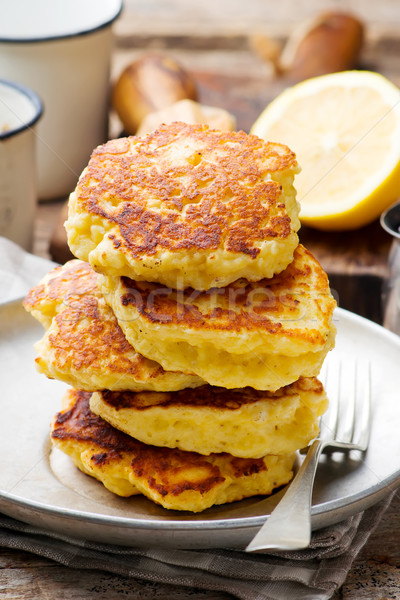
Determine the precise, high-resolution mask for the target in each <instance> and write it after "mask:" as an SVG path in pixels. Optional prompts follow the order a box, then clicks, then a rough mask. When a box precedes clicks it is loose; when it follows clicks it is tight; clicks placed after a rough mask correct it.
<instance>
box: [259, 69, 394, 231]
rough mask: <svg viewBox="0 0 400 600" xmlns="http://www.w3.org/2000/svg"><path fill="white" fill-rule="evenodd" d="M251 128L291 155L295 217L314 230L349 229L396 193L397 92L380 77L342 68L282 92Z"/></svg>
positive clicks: (376, 212) (366, 219) (368, 218)
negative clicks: (294, 163)
mask: <svg viewBox="0 0 400 600" xmlns="http://www.w3.org/2000/svg"><path fill="white" fill-rule="evenodd" d="M251 133H253V134H255V135H258V136H259V137H261V138H263V139H265V140H273V141H276V142H280V143H284V144H287V145H288V146H289V147H290V148H291V149H292V150H293V151H294V152H295V153H296V155H297V159H298V162H299V164H300V166H301V169H302V171H301V173H300V174H299V175H297V179H296V188H297V198H298V200H299V201H300V206H301V211H300V219H301V221H302V222H303V223H304V224H307V225H311V226H313V227H316V228H318V229H325V230H344V229H355V228H358V227H361V226H363V225H366V224H368V223H370V222H371V221H373V220H374V219H376V218H377V217H378V216H379V215H380V213H381V212H382V211H383V210H384V209H385V208H386V207H387V206H389V205H390V204H392V203H393V202H394V201H395V200H396V199H397V197H398V196H399V195H400V90H399V89H398V88H397V86H395V85H394V84H393V83H391V82H390V81H389V80H387V79H386V78H385V77H383V76H382V75H379V74H377V73H373V72H370V71H346V72H342V73H334V74H330V75H323V76H322V77H315V78H313V79H309V80H307V81H304V82H302V83H300V84H297V85H295V86H293V87H291V88H288V89H287V90H285V91H284V92H283V93H282V94H280V95H279V96H278V97H277V98H276V99H275V100H274V101H273V102H271V104H269V105H268V106H267V108H266V109H265V110H264V111H263V112H262V113H261V115H260V116H259V118H258V119H257V120H256V122H255V123H254V125H253V126H252V129H251Z"/></svg>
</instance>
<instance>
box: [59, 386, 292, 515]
mask: <svg viewBox="0 0 400 600" xmlns="http://www.w3.org/2000/svg"><path fill="white" fill-rule="evenodd" d="M89 399H90V393H89V392H82V391H77V390H70V391H69V392H68V393H67V398H66V399H65V401H64V402H65V405H66V408H65V409H64V410H63V411H62V412H60V413H58V414H57V415H56V417H55V419H54V422H53V425H52V433H51V437H52V441H53V443H54V445H55V446H56V447H57V448H59V449H60V450H62V451H63V452H64V453H65V454H68V455H69V456H70V457H71V458H72V460H73V462H74V463H75V465H76V466H77V467H78V468H79V469H81V470H82V471H83V472H84V473H87V474H88V475H91V476H93V477H95V478H96V479H99V480H100V481H101V482H102V483H103V484H104V485H105V487H107V488H108V489H109V490H110V491H112V492H114V493H116V494H119V495H121V496H130V495H133V494H137V493H141V494H144V495H145V496H147V497H148V498H150V499H151V500H153V501H154V502H156V503H157V504H161V505H162V506H163V507H164V508H169V509H175V510H189V511H192V512H198V511H202V510H204V509H206V508H209V507H210V506H212V505H213V504H223V503H225V502H233V501H235V500H241V499H242V498H246V497H249V496H253V495H256V494H270V493H271V492H272V491H273V489H274V488H276V487H278V486H280V485H283V484H285V483H287V482H288V481H289V480H290V478H291V476H292V466H293V462H294V454H289V455H283V456H273V455H271V456H265V457H263V458H258V459H248V458H247V459H246V458H237V457H233V456H230V455H229V454H212V455H210V456H207V457H205V456H202V455H200V454H196V453H194V452H183V451H181V450H176V449H170V448H158V447H155V446H149V445H146V444H143V443H142V442H139V441H137V440H135V439H134V438H131V437H129V436H128V435H126V434H124V433H122V432H120V431H118V430H117V429H114V428H113V427H112V426H111V425H109V424H108V423H106V422H105V421H103V420H102V419H100V417H97V416H96V415H94V414H93V413H92V412H91V411H90V408H89Z"/></svg>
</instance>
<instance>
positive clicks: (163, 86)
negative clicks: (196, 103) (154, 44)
mask: <svg viewBox="0 0 400 600" xmlns="http://www.w3.org/2000/svg"><path fill="white" fill-rule="evenodd" d="M184 98H189V99H191V100H197V91H196V85H195V82H194V80H193V78H192V77H191V75H189V73H188V72H187V71H186V70H185V69H184V68H183V67H182V66H181V65H180V64H178V63H177V62H176V61H175V60H174V59H172V58H170V57H168V56H165V55H161V54H148V55H145V56H143V57H142V58H140V59H138V60H136V61H135V62H133V63H131V64H130V65H128V66H127V67H126V68H125V69H124V71H123V72H122V73H121V75H120V77H119V78H118V80H117V81H116V83H115V85H114V88H113V92H112V106H113V108H114V109H115V111H116V112H117V114H118V116H119V118H120V120H121V121H122V124H123V126H124V130H125V132H126V133H128V134H130V135H133V134H134V133H136V130H137V128H138V126H139V124H140V122H141V121H142V119H143V118H144V117H145V116H146V115H148V114H149V113H152V112H155V111H158V110H160V109H162V108H165V107H167V106H169V105H171V104H174V103H175V102H177V101H178V100H182V99H184Z"/></svg>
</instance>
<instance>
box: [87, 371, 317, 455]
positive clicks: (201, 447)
mask: <svg viewBox="0 0 400 600" xmlns="http://www.w3.org/2000/svg"><path fill="white" fill-rule="evenodd" d="M327 404H328V402H327V398H326V394H325V392H324V389H323V387H322V384H321V383H320V382H319V381H318V379H316V378H301V379H300V380H299V381H297V382H295V383H292V384H291V385H290V386H287V387H285V388H282V389H280V390H278V391H277V392H262V391H257V390H254V389H253V388H242V389H236V390H226V389H224V388H216V387H212V386H208V385H204V386H202V387H199V388H196V389H185V390H181V391H179V392H137V393H135V392H110V391H108V390H104V391H102V392H95V393H94V394H93V395H92V397H91V399H90V408H91V410H92V411H93V412H94V413H96V414H98V415H99V416H100V417H102V418H103V419H105V420H106V421H107V422H109V423H110V424H111V425H113V426H114V427H116V428H117V429H120V430H121V431H124V432H125V433H127V434H128V435H130V436H132V437H134V438H137V439H139V440H140V441H142V442H144V443H145V444H154V445H155V446H166V447H169V448H179V449H181V450H185V451H191V452H199V453H200V454H205V455H208V454H211V453H213V452H228V453H229V454H232V455H233V456H241V457H243V458H259V457H262V456H265V455H266V454H288V453H290V452H294V451H295V450H298V449H299V448H304V447H305V446H307V444H308V443H309V442H310V441H311V440H312V439H313V438H314V437H316V435H317V434H318V418H319V417H320V416H321V414H322V413H324V412H325V410H326V408H327Z"/></svg>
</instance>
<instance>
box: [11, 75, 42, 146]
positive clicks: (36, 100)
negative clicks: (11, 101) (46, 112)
mask: <svg viewBox="0 0 400 600" xmlns="http://www.w3.org/2000/svg"><path fill="white" fill-rule="evenodd" d="M1 86H4V87H8V88H12V89H13V90H15V91H16V92H19V93H20V94H23V95H24V96H26V98H27V99H28V100H29V101H30V103H31V104H32V106H33V109H34V111H35V112H34V114H33V116H32V117H31V118H30V119H29V120H27V121H26V122H24V123H23V124H22V125H20V126H18V127H10V129H7V130H6V131H0V142H1V141H3V140H6V139H8V138H11V137H13V136H14V135H17V134H19V133H22V132H23V131H25V130H26V129H31V128H32V127H33V126H34V125H35V124H36V123H37V122H38V121H39V119H40V117H41V116H42V114H43V102H42V100H41V99H40V97H39V95H38V94H37V93H36V92H34V91H33V90H32V89H31V88H30V87H28V86H26V85H23V84H22V83H17V82H15V81H10V80H8V79H0V87H1ZM18 116H19V115H18ZM19 118H20V117H19Z"/></svg>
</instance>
